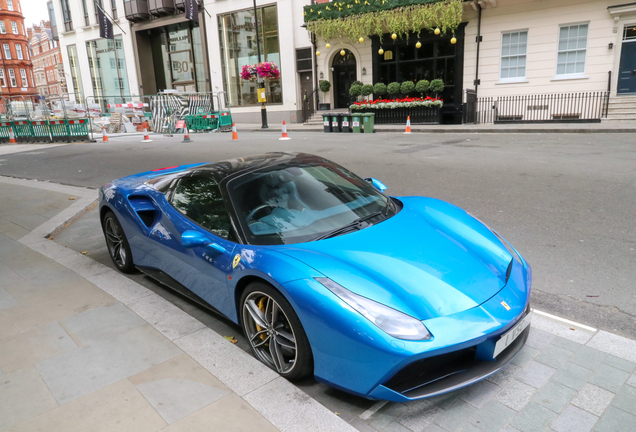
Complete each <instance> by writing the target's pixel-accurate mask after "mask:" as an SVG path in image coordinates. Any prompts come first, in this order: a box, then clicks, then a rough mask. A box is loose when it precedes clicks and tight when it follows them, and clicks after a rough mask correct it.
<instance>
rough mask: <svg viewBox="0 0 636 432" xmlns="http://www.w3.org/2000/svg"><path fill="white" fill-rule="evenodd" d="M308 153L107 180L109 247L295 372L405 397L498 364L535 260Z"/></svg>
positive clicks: (433, 204) (104, 214)
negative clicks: (209, 310)
mask: <svg viewBox="0 0 636 432" xmlns="http://www.w3.org/2000/svg"><path fill="white" fill-rule="evenodd" d="M385 189H386V187H385V186H384V185H383V184H382V183H381V182H380V181H378V180H375V179H366V180H363V179H362V178H360V177H358V176H356V175H355V174H353V173H352V172H350V171H348V170H347V169H345V168H343V167H341V166H339V165H337V164H335V163H333V162H331V161H329V160H326V159H324V158H321V157H318V156H313V155H309V154H297V153H268V154H265V155H260V156H253V157H246V158H238V159H232V160H227V161H223V162H217V163H209V164H193V165H183V166H174V167H169V168H162V169H157V170H153V171H150V172H145V173H141V174H137V175H133V176H129V177H124V178H121V179H119V180H115V181H113V182H112V183H109V184H106V185H104V186H103V187H102V189H101V190H100V217H101V222H102V228H103V231H104V236H105V238H106V243H107V245H108V250H109V252H110V255H111V258H112V259H113V262H114V263H115V265H116V266H117V268H118V269H119V270H121V271H122V272H132V271H134V270H135V269H139V270H141V271H142V272H144V273H146V274H148V275H149V276H151V277H153V278H155V279H156V280H158V281H160V282H161V283H163V284H165V285H166V286H168V287H170V288H172V289H174V290H178V291H180V292H181V293H183V294H185V295H187V296H189V297H190V298H192V299H193V300H195V301H197V302H199V303H201V304H203V305H205V306H207V307H210V308H212V309H214V310H215V311H217V312H219V313H221V314H223V315H224V316H226V317H227V318H229V319H230V320H232V321H233V322H235V323H237V324H238V325H240V326H241V327H242V328H243V329H244V332H245V336H246V338H247V340H248V341H249V342H250V345H251V347H252V350H253V353H254V355H255V356H256V357H257V358H258V359H259V360H260V361H262V362H263V363H265V364H266V365H267V366H269V367H270V368H272V369H274V370H276V371H277V372H278V373H280V374H281V375H282V376H284V377H287V378H289V379H299V378H303V377H306V376H308V375H311V374H313V375H314V376H315V377H316V379H318V380H320V381H323V382H326V383H328V384H329V385H331V386H333V387H336V388H339V389H342V390H345V391H347V392H350V393H354V394H357V395H359V396H362V397H365V398H369V399H385V400H391V401H398V402H401V401H407V400H413V399H420V398H426V397H430V396H434V395H438V394H441V393H445V392H448V391H451V390H455V389H457V388H460V387H463V386H466V385H469V384H471V383H474V382H476V381H479V380H481V379H484V378H486V377H488V376H489V375H491V374H493V373H495V372H497V371H498V370H499V369H501V368H502V367H503V366H504V365H506V364H507V363H508V362H509V361H510V360H511V359H512V358H513V357H514V356H515V354H517V353H518V352H519V350H520V349H521V348H522V347H523V345H524V343H525V341H526V339H527V337H528V333H529V331H530V328H529V324H530V306H529V297H530V284H531V270H530V266H529V265H528V264H527V263H526V262H525V261H524V259H523V258H522V257H521V255H519V253H518V252H517V251H516V250H515V249H514V248H513V247H512V246H511V245H510V244H509V243H508V242H507V241H506V240H505V239H503V238H502V237H501V236H500V235H499V234H497V232H495V231H493V230H491V229H490V228H488V227H487V226H485V225H484V224H483V223H481V222H480V221H479V220H477V219H475V218H474V217H472V216H470V215H469V214H467V213H466V212H465V211H464V210H462V209H460V208H458V207H456V206H454V205H451V204H448V203H446V202H444V201H440V200H437V199H433V198H425V197H390V196H387V195H385V194H384V190H385Z"/></svg>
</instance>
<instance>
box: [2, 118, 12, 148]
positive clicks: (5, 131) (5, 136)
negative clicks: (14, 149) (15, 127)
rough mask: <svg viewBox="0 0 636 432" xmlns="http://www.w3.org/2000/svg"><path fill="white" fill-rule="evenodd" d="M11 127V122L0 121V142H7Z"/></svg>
mask: <svg viewBox="0 0 636 432" xmlns="http://www.w3.org/2000/svg"><path fill="white" fill-rule="evenodd" d="M10 128H11V122H9V121H3V122H0V143H2V144H6V143H8V142H9V129H10Z"/></svg>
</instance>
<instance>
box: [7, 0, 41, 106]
mask: <svg viewBox="0 0 636 432" xmlns="http://www.w3.org/2000/svg"><path fill="white" fill-rule="evenodd" d="M0 58H1V59H0V87H1V88H2V96H4V97H13V96H25V97H26V96H33V95H36V94H37V88H36V86H35V79H34V75H33V66H32V63H31V56H30V53H29V40H28V36H27V32H26V29H25V27H24V16H23V15H22V4H21V0H0Z"/></svg>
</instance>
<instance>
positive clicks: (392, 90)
mask: <svg viewBox="0 0 636 432" xmlns="http://www.w3.org/2000/svg"><path fill="white" fill-rule="evenodd" d="M386 91H387V93H388V94H389V95H391V96H395V95H396V94H398V93H399V92H400V83H397V82H392V83H391V84H389V85H388V86H387V87H386Z"/></svg>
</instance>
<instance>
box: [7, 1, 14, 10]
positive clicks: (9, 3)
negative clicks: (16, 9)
mask: <svg viewBox="0 0 636 432" xmlns="http://www.w3.org/2000/svg"><path fill="white" fill-rule="evenodd" d="M7 9H9V10H10V11H12V10H13V0H7Z"/></svg>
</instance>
